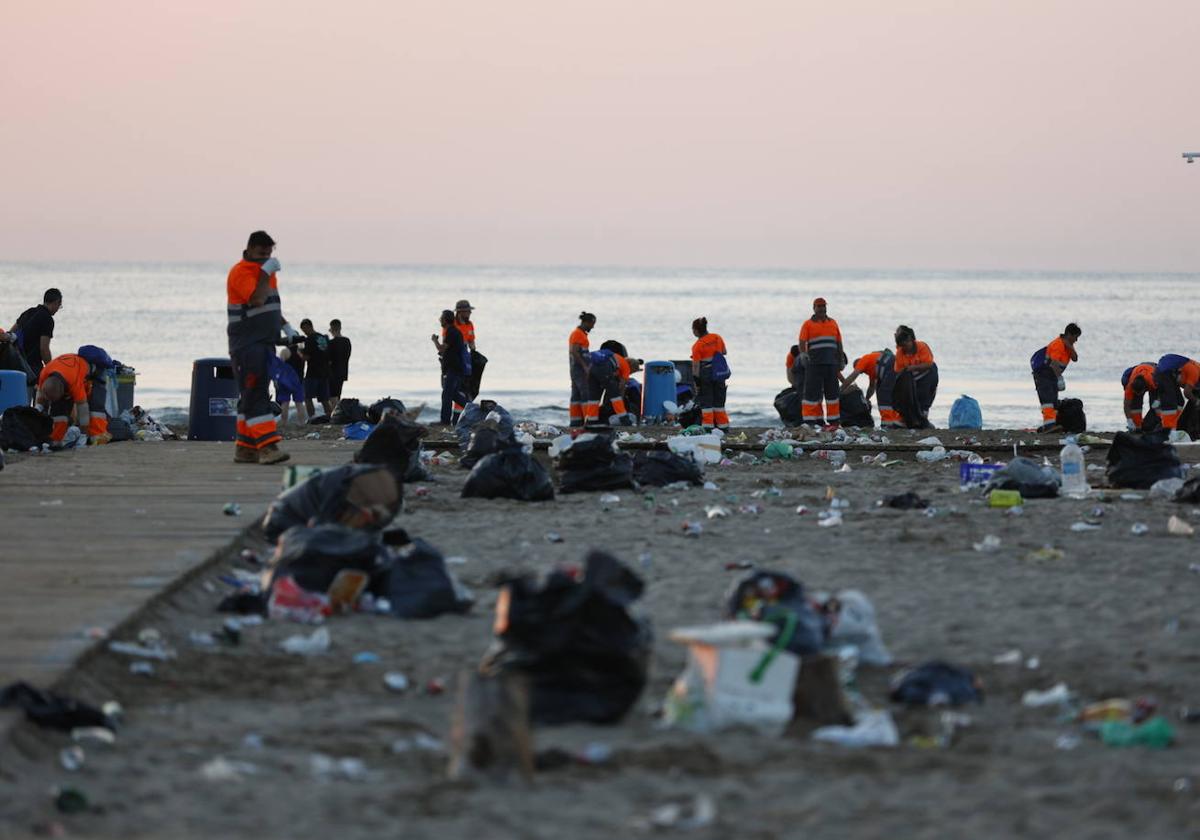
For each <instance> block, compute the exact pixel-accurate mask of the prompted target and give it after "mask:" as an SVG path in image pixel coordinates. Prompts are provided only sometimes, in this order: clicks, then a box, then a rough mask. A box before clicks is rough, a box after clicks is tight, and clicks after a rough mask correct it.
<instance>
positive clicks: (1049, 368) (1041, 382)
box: [1033, 335, 1071, 425]
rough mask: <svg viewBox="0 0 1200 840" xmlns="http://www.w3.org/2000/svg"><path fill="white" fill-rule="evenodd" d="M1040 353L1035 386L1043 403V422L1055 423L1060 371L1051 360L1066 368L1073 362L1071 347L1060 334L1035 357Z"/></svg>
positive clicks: (1035, 371)
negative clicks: (1039, 364)
mask: <svg viewBox="0 0 1200 840" xmlns="http://www.w3.org/2000/svg"><path fill="white" fill-rule="evenodd" d="M1039 355H1040V358H1041V366H1040V367H1038V368H1037V369H1035V370H1034V371H1033V386H1034V389H1035V390H1036V391H1037V395H1038V400H1039V401H1040V403H1041V408H1042V423H1043V424H1044V425H1053V424H1054V423H1057V422H1058V376H1059V373H1058V370H1056V369H1055V368H1054V366H1053V365H1051V362H1055V363H1057V364H1059V365H1060V366H1061V368H1060V369H1061V370H1066V369H1067V365H1069V364H1071V348H1070V347H1068V346H1067V342H1066V340H1065V339H1063V337H1062V336H1061V335H1060V336H1058V337H1057V338H1056V339H1054V340H1053V341H1051V342H1050V343H1049V344H1047V345H1046V346H1045V347H1044V348H1042V350H1041V351H1039V354H1035V359H1036V358H1038V356H1039Z"/></svg>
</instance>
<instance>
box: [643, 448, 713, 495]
mask: <svg viewBox="0 0 1200 840" xmlns="http://www.w3.org/2000/svg"><path fill="white" fill-rule="evenodd" d="M633 480H634V481H636V482H637V483H638V484H642V485H646V486H648V487H665V486H667V485H668V484H674V483H675V482H677V481H686V482H687V483H688V484H694V485H696V486H697V487H699V486H700V485H702V484H704V471H703V470H702V469H701V468H700V465H699V464H697V463H696V459H695V458H693V457H692V455H691V453H690V452H689V453H688V454H687V455H679V454H677V453H675V452H664V451H659V450H653V451H650V452H646V451H644V450H643V451H640V452H635V453H634V455H633Z"/></svg>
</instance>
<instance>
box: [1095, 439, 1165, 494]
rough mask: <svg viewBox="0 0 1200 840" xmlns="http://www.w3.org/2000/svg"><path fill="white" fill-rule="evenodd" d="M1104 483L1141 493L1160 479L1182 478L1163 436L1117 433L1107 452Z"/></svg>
mask: <svg viewBox="0 0 1200 840" xmlns="http://www.w3.org/2000/svg"><path fill="white" fill-rule="evenodd" d="M1105 475H1107V476H1108V483H1109V484H1111V485H1113V486H1114V487H1133V488H1136V489H1140V490H1145V489H1147V488H1149V487H1150V485H1152V484H1154V482H1156V481H1160V480H1162V479H1164V478H1183V477H1184V467H1183V463H1182V462H1181V461H1180V460H1179V453H1178V452H1177V451H1176V450H1175V447H1174V446H1172V445H1171V444H1169V443H1167V433H1166V432H1165V431H1164V432H1155V433H1153V434H1143V435H1136V434H1129V433H1128V432H1118V433H1117V436H1116V437H1114V438H1113V442H1112V446H1110V447H1109V448H1108V469H1107V471H1106V472H1105Z"/></svg>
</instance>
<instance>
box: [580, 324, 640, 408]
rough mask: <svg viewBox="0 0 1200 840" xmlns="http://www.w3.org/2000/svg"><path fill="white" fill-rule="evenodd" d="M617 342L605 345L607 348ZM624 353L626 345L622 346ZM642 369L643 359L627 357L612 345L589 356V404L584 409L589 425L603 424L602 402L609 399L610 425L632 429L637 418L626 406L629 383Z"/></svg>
mask: <svg viewBox="0 0 1200 840" xmlns="http://www.w3.org/2000/svg"><path fill="white" fill-rule="evenodd" d="M609 344H616V342H605V345H609ZM620 347H621V350H622V351H623V350H624V345H620ZM641 369H642V360H641V359H630V358H627V357H626V356H625V355H624V353H623V352H618V351H617V350H615V349H612V348H611V347H609V346H603V345H602V346H601V348H600V349H599V350H597V351H595V352H594V353H589V354H588V401H587V406H586V408H585V410H584V420H586V423H587V425H589V426H597V425H599V424H600V400H601V398H602V397H604V396H605V395H607V396H608V401H609V405H610V406H612V412H613V413H612V417H611V418H610V423H609V424H610V425H614V426H632V425H633V417H632V416H630V414H629V410H628V409H627V408H626V406H625V384H626V383H627V382H628V381H629V377H630V375H632V374H634V373H637V372H638V371H639V370H641Z"/></svg>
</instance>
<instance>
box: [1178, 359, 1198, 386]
mask: <svg viewBox="0 0 1200 840" xmlns="http://www.w3.org/2000/svg"><path fill="white" fill-rule="evenodd" d="M1197 383H1200V364H1196V362H1194V361H1192V360H1191V359H1188V360H1187V361H1186V362H1184V363H1183V364H1182V365H1180V366H1179V384H1180V385H1191V386H1192V387H1193V388H1195V387H1196V384H1197Z"/></svg>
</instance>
